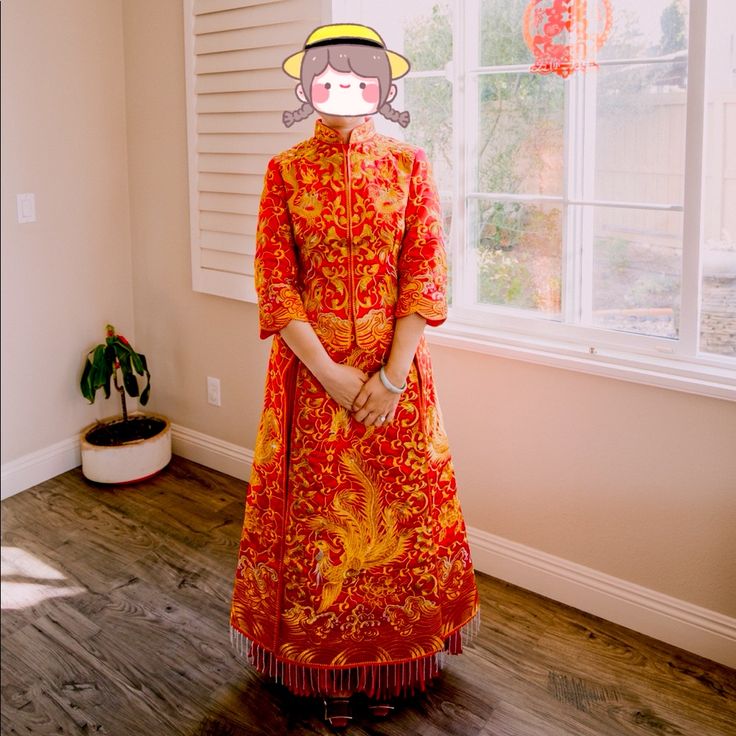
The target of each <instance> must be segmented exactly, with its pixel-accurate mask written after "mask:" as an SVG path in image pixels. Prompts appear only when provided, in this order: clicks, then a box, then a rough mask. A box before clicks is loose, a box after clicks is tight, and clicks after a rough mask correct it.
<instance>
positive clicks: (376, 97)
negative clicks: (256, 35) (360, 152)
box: [282, 23, 409, 128]
mask: <svg viewBox="0 0 736 736" xmlns="http://www.w3.org/2000/svg"><path fill="white" fill-rule="evenodd" d="M282 67H283V69H284V71H285V72H286V73H287V74H288V75H289V76H290V77H293V78H294V79H298V80H299V84H297V85H296V89H295V92H296V96H297V97H298V98H299V100H300V101H301V103H302V105H301V107H300V108H299V109H298V110H293V111H292V110H286V111H284V114H283V116H282V120H283V123H284V125H285V126H286V127H287V128H288V127H289V126H291V125H293V124H294V123H295V122H298V121H299V120H304V118H306V117H307V116H309V115H310V114H311V113H313V112H314V111H315V110H316V111H317V112H320V113H322V115H325V116H342V117H360V116H363V117H364V116H368V115H375V114H376V113H377V112H378V113H380V114H381V115H383V116H384V117H385V118H387V119H388V120H392V121H393V122H396V123H399V125H401V126H403V127H404V128H405V127H406V126H407V125H408V124H409V113H408V112H407V111H406V110H405V111H403V112H399V111H398V110H395V109H394V108H393V106H392V105H391V102H392V101H393V100H394V99H395V98H396V91H397V90H396V85H395V84H394V83H393V82H394V80H396V79H399V78H400V77H403V76H404V75H405V74H407V73H408V71H409V61H408V60H407V59H406V58H405V57H403V56H401V54H397V53H396V52H395V51H390V50H389V49H387V48H386V44H385V43H384V42H383V39H382V38H381V36H380V35H379V34H378V33H377V32H376V31H375V30H373V29H372V28H369V27H368V26H363V25H360V24H357V23H335V24H331V25H326V26H319V27H318V28H315V29H314V31H313V32H312V33H311V34H310V35H309V36H308V38H307V40H306V41H305V42H304V48H303V49H302V50H301V51H297V52H296V53H293V54H291V55H290V56H289V57H288V58H286V59H285V60H284V63H283V64H282Z"/></svg>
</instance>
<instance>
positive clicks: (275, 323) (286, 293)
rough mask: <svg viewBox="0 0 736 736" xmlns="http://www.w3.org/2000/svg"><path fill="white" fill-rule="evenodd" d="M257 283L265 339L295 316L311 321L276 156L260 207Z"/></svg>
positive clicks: (267, 171) (269, 171)
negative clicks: (300, 287) (300, 279)
mask: <svg viewBox="0 0 736 736" xmlns="http://www.w3.org/2000/svg"><path fill="white" fill-rule="evenodd" d="M254 270H255V286H256V293H257V295H258V321H259V326H260V336H261V338H262V339H265V338H267V337H269V336H270V335H272V334H274V333H275V332H279V331H280V330H281V329H282V328H284V327H285V326H286V325H287V324H288V323H289V322H290V321H291V320H292V319H298V320H302V321H304V322H308V321H309V319H308V317H307V314H306V312H305V310H304V304H303V302H302V299H301V295H300V292H299V288H298V281H299V269H298V262H297V255H296V250H295V246H294V234H293V231H292V227H291V219H290V217H289V209H288V206H287V197H286V190H285V187H284V181H283V178H282V177H281V171H280V170H279V167H278V164H277V162H276V161H275V160H273V159H272V160H271V161H269V164H268V168H267V170H266V177H265V182H264V187H263V194H262V195H261V203H260V207H259V211H258V227H257V230H256V256H255V268H254Z"/></svg>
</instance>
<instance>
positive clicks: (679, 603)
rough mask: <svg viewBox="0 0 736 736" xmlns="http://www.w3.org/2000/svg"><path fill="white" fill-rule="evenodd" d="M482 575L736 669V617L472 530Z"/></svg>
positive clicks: (208, 455)
mask: <svg viewBox="0 0 736 736" xmlns="http://www.w3.org/2000/svg"><path fill="white" fill-rule="evenodd" d="M171 434H172V437H171V438H172V449H173V452H174V453H175V454H176V455H181V456H182V457H185V458H187V459H189V460H193V461H194V462H197V463H201V464H202V465H205V466H207V467H209V468H213V469H214V470H219V471H220V472H223V473H226V474H227V475H231V476H233V477H235V478H239V479H241V480H245V481H247V480H248V478H249V476H250V469H251V466H252V464H253V451H252V450H249V449H247V448H245V447H241V446H239V445H235V444H233V443H231V442H226V441H224V440H220V439H217V438H216V437H212V436H210V435H206V434H203V433H201V432H197V431H195V430H192V429H188V428H186V427H182V426H180V425H177V424H172V425H171ZM80 463H81V458H80V452H79V438H78V437H73V438H70V439H68V440H64V441H62V442H59V443H57V444H55V445H52V446H51V447H48V448H45V449H43V450H39V451H37V452H34V453H31V454H29V455H25V456H24V457H22V458H19V459H18V460H14V461H13V462H10V463H6V464H5V465H3V466H2V498H7V497H8V496H11V495H13V494H14V493H18V492H19V491H22V490H24V489H26V488H29V487H30V486H32V485H35V484H36V483H41V482H42V481H44V480H48V479H49V478H53V477H54V476H56V475H59V474H60V473H64V472H66V471H67V470H70V469H71V468H74V467H76V466H78V465H79V464H80ZM468 539H469V541H470V547H471V552H472V555H473V562H474V564H475V567H476V569H477V570H479V571H480V572H484V573H487V574H488V575H492V576H493V577H496V578H499V579H501V580H505V581H506V582H509V583H512V584H513V585H518V586H519V587H521V588H525V589H526V590H530V591H532V592H534V593H539V594H540V595H544V596H547V597H548V598H552V599H553V600H556V601H559V602H561V603H565V604H567V605H569V606H573V607H574V608H578V609H580V610H582V611H585V612H586V613H591V614H593V615H595V616H599V617H601V618H604V619H606V620H607V621H612V622H614V623H617V624H620V625H622V626H626V627H627V628H630V629H633V630H634V631H638V632H640V633H642V634H646V635H648V636H651V637H653V638H655V639H659V640H660V641H663V642H666V643H668V644H672V645H673V646H677V647H680V648H682V649H685V650H687V651H689V652H693V653H695V654H699V655H700V656H703V657H707V658H708V659H712V660H714V661H716V662H721V663H722V664H725V665H727V666H729V667H734V668H736V619H734V618H731V617H729V616H725V615H724V614H721V613H717V612H716V611H711V610H708V609H706V608H701V607H700V606H696V605H693V604H692V603H688V602H686V601H683V600H680V599H678V598H672V597H671V596H668V595H665V594H663V593H659V592H657V591H655V590H651V589H649V588H644V587H642V586H640V585H636V584H635V583H631V582H628V581H626V580H622V579H620V578H615V577H613V576H611V575H607V574H606V573H603V572H599V571H598V570H593V569H592V568H589V567H584V566H583V565H578V564H577V563H575V562H570V561H569V560H565V559H563V558H561V557H555V556H554V555H550V554H547V553H546V552H541V551H540V550H537V549H534V548H533V547H527V546H525V545H523V544H518V543H517V542H512V541H509V540H508V539H504V538H502V537H498V536H496V535H494V534H490V533H488V532H486V531H483V530H482V529H475V528H473V527H468Z"/></svg>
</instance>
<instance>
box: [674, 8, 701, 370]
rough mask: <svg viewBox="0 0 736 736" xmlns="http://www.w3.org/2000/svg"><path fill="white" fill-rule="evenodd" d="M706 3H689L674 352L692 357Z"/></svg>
mask: <svg viewBox="0 0 736 736" xmlns="http://www.w3.org/2000/svg"><path fill="white" fill-rule="evenodd" d="M705 52H706V2H702V3H691V5H690V27H689V31H688V55H687V59H688V61H687V88H688V92H687V107H686V112H685V115H686V118H685V177H684V178H685V188H684V201H683V204H684V213H683V222H682V287H681V297H680V299H681V301H680V328H679V338H680V339H679V344H678V346H677V352H678V353H680V354H682V355H687V356H695V355H697V353H698V341H699V335H700V288H701V284H700V246H701V243H702V217H701V210H702V205H703V176H702V171H703V136H704V114H705V57H706V53H705Z"/></svg>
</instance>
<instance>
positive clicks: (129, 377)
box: [123, 371, 138, 397]
mask: <svg viewBox="0 0 736 736" xmlns="http://www.w3.org/2000/svg"><path fill="white" fill-rule="evenodd" d="M123 385H124V386H125V390H126V391H127V392H128V395H129V396H133V397H135V396H138V381H137V379H136V377H135V374H134V373H133V371H128V372H127V373H125V374H124V375H123Z"/></svg>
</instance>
